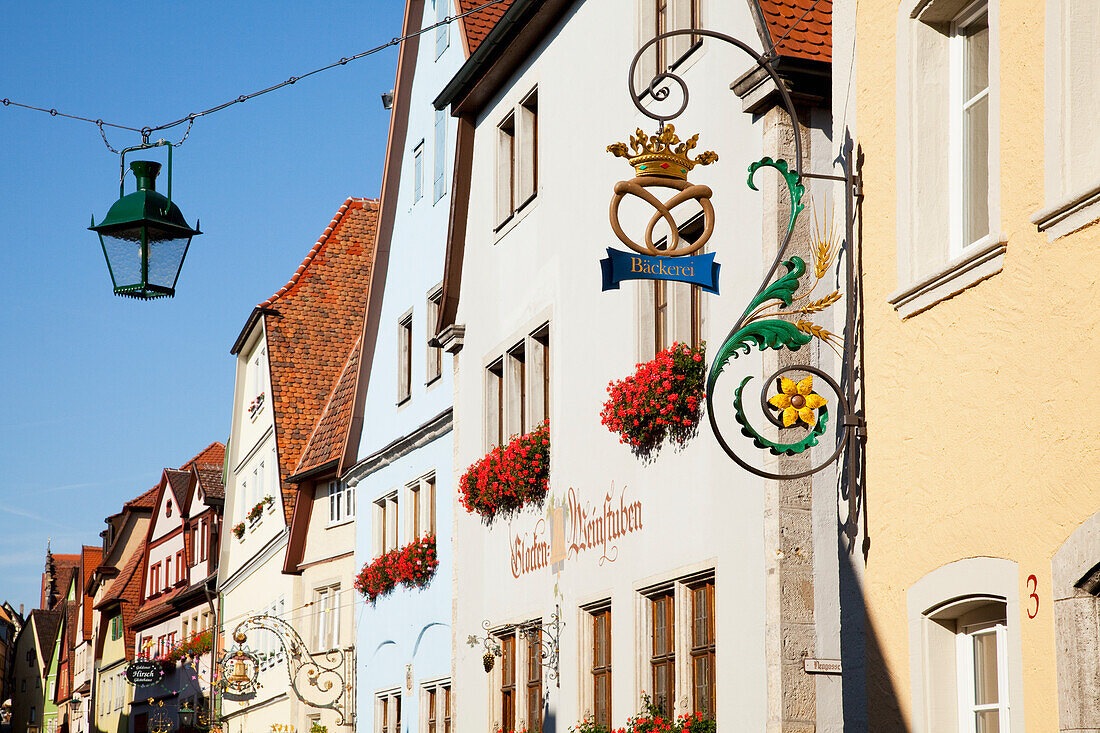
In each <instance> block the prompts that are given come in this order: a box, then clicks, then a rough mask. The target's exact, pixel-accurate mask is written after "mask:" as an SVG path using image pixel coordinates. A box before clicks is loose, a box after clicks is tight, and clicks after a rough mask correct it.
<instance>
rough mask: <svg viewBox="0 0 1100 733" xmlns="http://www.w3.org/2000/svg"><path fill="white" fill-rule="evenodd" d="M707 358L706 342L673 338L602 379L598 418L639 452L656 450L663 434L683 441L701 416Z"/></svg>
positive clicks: (687, 437) (692, 431)
mask: <svg viewBox="0 0 1100 733" xmlns="http://www.w3.org/2000/svg"><path fill="white" fill-rule="evenodd" d="M706 363H707V361H706V345H705V344H703V345H700V346H699V347H698V348H692V347H691V346H688V345H686V344H681V343H676V344H673V345H672V346H670V347H669V348H667V349H665V350H664V351H662V352H660V353H658V354H657V356H656V357H654V358H653V360H652V361H647V362H645V363H643V364H638V366H637V367H636V369H635V370H634V374H632V375H630V376H629V377H626V378H625V379H620V380H619V381H617V382H611V383H609V384H608V385H607V392H608V395H609V398H608V400H607V402H605V403H604V405H603V410H602V411H601V412H600V422H601V423H602V424H603V425H604V426H605V427H606V428H607V429H608V430H610V431H611V432H613V433H616V434H618V436H619V442H620V443H625V444H626V445H629V446H630V448H631V450H633V451H634V452H635V453H637V454H639V455H649V454H653V453H655V452H656V451H657V450H658V449H659V448H660V447H661V445H662V444H663V443H664V441H665V438H666V437H668V438H669V439H670V440H671V441H672V442H673V443H675V444H677V445H683V444H684V443H686V442H687V441H688V439H689V438H691V436H692V435H694V434H695V429H696V427H697V426H698V425H699V418H700V417H701V416H702V412H703V402H704V401H705V399H706V391H705V384H706V381H705V380H706Z"/></svg>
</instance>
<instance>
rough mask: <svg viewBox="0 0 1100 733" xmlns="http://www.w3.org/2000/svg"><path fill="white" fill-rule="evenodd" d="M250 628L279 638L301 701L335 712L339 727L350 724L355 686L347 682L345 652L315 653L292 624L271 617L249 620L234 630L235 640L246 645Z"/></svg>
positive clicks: (336, 650)
mask: <svg viewBox="0 0 1100 733" xmlns="http://www.w3.org/2000/svg"><path fill="white" fill-rule="evenodd" d="M249 629H259V630H262V631H267V632H270V633H272V634H274V635H275V636H276V637H277V638H278V640H279V643H280V644H281V645H282V647H283V650H284V651H285V652H286V655H285V656H286V668H287V674H288V675H289V676H290V687H291V689H292V690H294V694H295V695H297V696H298V699H299V700H301V701H302V702H303V703H305V704H306V705H308V706H310V707H314V708H328V709H329V710H334V711H335V712H336V714H337V715H339V720H337V721H336V724H337V725H347V722H346V721H347V720H348V718H349V713H350V711H349V709H348V707H349V698H350V692H351V690H350V687H351V685H349V684H348V683H347V682H346V681H345V679H344V674H343V670H344V669H346V665H347V661H348V660H347V658H346V656H345V652H344V650H343V649H331V650H329V651H327V652H318V653H314V652H311V651H310V650H309V648H308V647H307V646H306V644H305V642H304V641H302V637H300V636H299V635H298V632H297V631H295V630H294V628H293V627H291V626H290V624H288V623H287V622H285V621H283V620H282V619H280V618H276V617H275V616H268V615H261V616H251V617H249V618H246V619H245V620H244V621H242V622H241V623H239V624H237V628H235V629H234V630H233V638H234V639H235V640H236V641H237V642H238V643H241V644H243V643H244V642H245V640H246V638H247V637H246V635H245V632H246V631H247V630H249ZM351 704H352V705H354V701H351Z"/></svg>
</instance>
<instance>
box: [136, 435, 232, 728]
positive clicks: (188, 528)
mask: <svg viewBox="0 0 1100 733" xmlns="http://www.w3.org/2000/svg"><path fill="white" fill-rule="evenodd" d="M224 460H225V446H224V445H222V444H221V443H212V444H211V445H210V446H208V447H207V448H206V449H204V450H203V451H202V452H201V453H200V454H199V455H197V456H195V457H194V458H192V459H191V460H190V461H188V462H187V463H185V464H184V466H183V467H182V468H180V469H178V470H174V469H165V470H164V472H163V474H162V477H161V481H160V484H159V485H158V487H157V494H156V498H155V500H154V502H153V506H154V511H153V515H152V518H151V520H150V522H149V526H148V529H147V530H146V535H145V542H144V547H143V554H144V557H143V559H142V560H141V562H140V567H142V569H143V571H144V572H143V573H142V574H141V583H140V588H139V594H138V595H139V598H140V599H141V603H140V606H139V607H138V609H137V612H136V613H135V614H134V617H133V621H132V622H131V636H132V638H133V643H134V648H135V651H136V654H137V655H138V656H139V657H142V658H145V659H154V660H159V661H161V663H162V665H163V666H164V669H165V675H164V677H163V679H162V680H161V681H160V682H159V683H158V684H156V685H152V686H148V687H144V686H143V687H137V688H136V689H135V690H134V691H133V696H134V702H133V703H132V704H131V706H130V719H131V724H130V733H145V731H147V730H149V729H151V728H152V727H155V724H156V723H157V722H158V720H156V719H155V718H158V717H160V716H163V717H164V718H165V719H166V720H167V721H168V722H169V723H170V724H172V725H175V726H178V719H177V714H178V712H177V711H178V710H179V708H180V707H181V706H182V705H185V704H186V705H188V706H190V707H191V708H192V709H195V708H196V706H204V705H205V704H206V701H207V700H209V698H210V695H211V694H212V688H211V685H212V680H213V674H214V669H215V664H214V656H215V650H214V643H213V641H214V638H213V631H212V628H213V625H214V613H215V609H216V606H215V603H214V593H215V590H214V588H215V586H214V580H215V578H216V574H217V561H216V556H215V554H214V548H215V547H216V546H217V542H218V537H219V533H220V531H221V510H222V504H223V499H224V487H223V485H222V482H221V475H222V465H223V462H224ZM150 700H152V701H153V702H152V703H150V702H149V701H150Z"/></svg>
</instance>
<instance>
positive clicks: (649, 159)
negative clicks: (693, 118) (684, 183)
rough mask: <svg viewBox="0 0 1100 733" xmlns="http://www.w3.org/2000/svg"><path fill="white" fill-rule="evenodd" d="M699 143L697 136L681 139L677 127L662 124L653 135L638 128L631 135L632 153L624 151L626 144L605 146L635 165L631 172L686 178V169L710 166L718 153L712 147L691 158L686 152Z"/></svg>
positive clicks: (610, 151)
mask: <svg viewBox="0 0 1100 733" xmlns="http://www.w3.org/2000/svg"><path fill="white" fill-rule="evenodd" d="M698 142H699V136H698V135H692V136H691V137H689V138H688V139H687V140H685V141H683V142H680V138H679V137H677V135H676V128H675V127H673V126H672V125H665V126H664V127H662V128H661V131H660V132H659V133H657V134H656V135H646V134H645V132H643V131H642V130H641V129H640V128H639V129H638V131H637V134H635V135H631V136H630V147H631V148H632V149H633V152H628V151H627V149H626V143H614V144H612V145H608V146H607V152H609V153H611V154H612V155H614V156H615V157H617V158H626V159H627V160H628V161H629V163H630V165H632V166H634V173H635V175H637V176H638V177H641V176H661V177H664V178H679V179H680V180H687V174H688V171H690V170H691V169H692V168H694V167H695V166H696V165H710V164H711V163H713V162H715V161H716V160H718V154H717V153H715V152H714V151H712V150H707V151H706V152H704V153H700V154H699V155H696V156H695V157H694V158H691V157H689V156H688V153H690V152H691V150H692V149H693V148H694V147H695V146H696V144H697V143H698Z"/></svg>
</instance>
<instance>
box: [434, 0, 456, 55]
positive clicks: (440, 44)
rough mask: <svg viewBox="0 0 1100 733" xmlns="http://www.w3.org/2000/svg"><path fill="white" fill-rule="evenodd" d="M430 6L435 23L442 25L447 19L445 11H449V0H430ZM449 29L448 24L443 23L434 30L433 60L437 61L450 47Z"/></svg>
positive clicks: (449, 25)
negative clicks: (431, 6) (433, 11)
mask: <svg viewBox="0 0 1100 733" xmlns="http://www.w3.org/2000/svg"><path fill="white" fill-rule="evenodd" d="M432 5H433V6H434V7H433V9H434V10H435V22H436V23H443V21H444V20H445V19H446V18H447V11H448V10H449V9H450V5H449V0H432ZM450 27H451V24H450V23H443V25H440V26H437V27H436V29H435V58H436V60H437V61H438V60H439V57H440V56H442V55H443V52H444V51H446V50H447V49H448V48H449V47H450V45H451V31H450Z"/></svg>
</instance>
